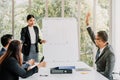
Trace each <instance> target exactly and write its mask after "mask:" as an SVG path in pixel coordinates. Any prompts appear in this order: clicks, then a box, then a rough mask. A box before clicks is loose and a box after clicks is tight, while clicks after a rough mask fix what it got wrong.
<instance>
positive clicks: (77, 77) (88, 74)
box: [20, 61, 108, 80]
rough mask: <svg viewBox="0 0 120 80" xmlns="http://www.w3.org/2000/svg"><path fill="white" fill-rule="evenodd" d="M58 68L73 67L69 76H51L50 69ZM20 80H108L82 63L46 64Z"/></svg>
mask: <svg viewBox="0 0 120 80" xmlns="http://www.w3.org/2000/svg"><path fill="white" fill-rule="evenodd" d="M58 66H75V69H73V70H72V73H71V74H51V73H50V68H54V67H58ZM20 80H108V79H107V78H105V77H104V76H103V75H101V74H100V73H98V72H97V71H96V70H95V69H93V68H92V67H90V66H88V65H87V64H85V63H84V62H69V61H67V62H47V65H46V67H45V68H40V69H39V72H38V73H36V74H33V75H32V76H30V77H28V78H25V79H23V78H20Z"/></svg>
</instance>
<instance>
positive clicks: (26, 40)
mask: <svg viewBox="0 0 120 80" xmlns="http://www.w3.org/2000/svg"><path fill="white" fill-rule="evenodd" d="M33 28H34V30H35V34H36V43H35V47H36V52H38V42H39V43H40V41H41V39H40V38H39V30H38V28H37V26H33ZM21 40H22V42H23V47H22V53H23V54H24V55H26V56H28V55H29V52H30V46H31V40H30V33H29V30H28V26H26V27H24V28H22V30H21ZM40 44H41V43H40Z"/></svg>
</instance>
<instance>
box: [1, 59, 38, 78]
mask: <svg viewBox="0 0 120 80" xmlns="http://www.w3.org/2000/svg"><path fill="white" fill-rule="evenodd" d="M37 72H38V67H37V66H35V67H34V68H32V69H31V70H29V71H26V70H25V69H23V68H22V67H21V66H20V65H19V64H18V61H17V60H16V59H15V58H13V57H9V58H7V59H6V60H4V61H3V63H2V64H1V65H0V80H19V77H22V78H26V77H29V76H31V75H32V74H34V73H37Z"/></svg>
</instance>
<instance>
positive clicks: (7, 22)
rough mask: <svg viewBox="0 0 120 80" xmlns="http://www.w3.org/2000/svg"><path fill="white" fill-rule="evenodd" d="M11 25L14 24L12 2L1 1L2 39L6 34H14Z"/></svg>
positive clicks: (0, 26) (0, 21)
mask: <svg viewBox="0 0 120 80" xmlns="http://www.w3.org/2000/svg"><path fill="white" fill-rule="evenodd" d="M6 5H7V6H6ZM11 23H12V1H9V0H0V37H1V36H3V35H4V34H12V24H11ZM0 47H1V45H0Z"/></svg>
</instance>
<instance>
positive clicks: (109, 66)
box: [86, 13, 115, 80]
mask: <svg viewBox="0 0 120 80" xmlns="http://www.w3.org/2000/svg"><path fill="white" fill-rule="evenodd" d="M89 18H90V13H88V14H87V16H86V25H87V26H88V27H87V31H88V33H89V35H90V37H91V39H92V41H93V42H94V43H95V45H96V46H97V48H98V50H97V54H96V61H95V63H96V67H97V71H98V72H100V73H101V74H102V75H104V76H105V77H107V78H108V79H109V80H113V77H112V71H113V68H114V64H115V56H114V53H113V50H112V47H111V46H110V45H109V43H108V35H107V33H106V32H105V31H99V32H97V35H94V32H93V31H92V29H91V27H90V26H89Z"/></svg>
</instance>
